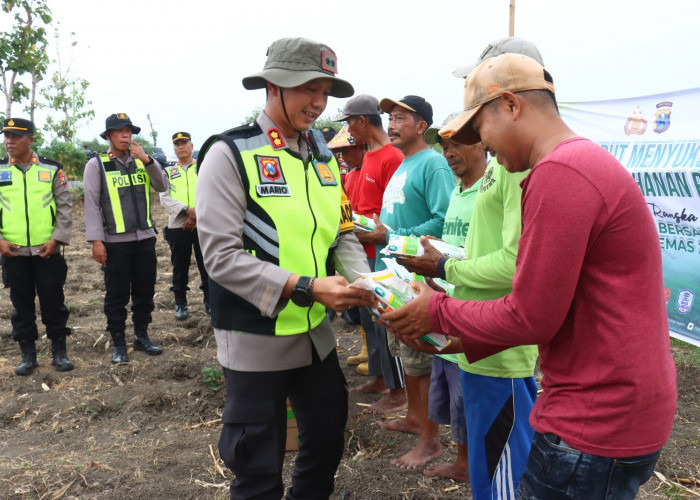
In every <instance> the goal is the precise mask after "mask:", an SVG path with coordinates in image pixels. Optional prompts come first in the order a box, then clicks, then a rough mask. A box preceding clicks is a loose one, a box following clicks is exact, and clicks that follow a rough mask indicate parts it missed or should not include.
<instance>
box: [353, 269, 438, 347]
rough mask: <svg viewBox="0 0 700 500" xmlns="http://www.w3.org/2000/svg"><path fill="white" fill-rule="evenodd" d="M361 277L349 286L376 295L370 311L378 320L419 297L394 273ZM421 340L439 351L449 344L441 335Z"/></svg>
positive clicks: (435, 334) (363, 275)
mask: <svg viewBox="0 0 700 500" xmlns="http://www.w3.org/2000/svg"><path fill="white" fill-rule="evenodd" d="M361 276H362V278H361V279H359V280H357V281H355V282H354V283H351V284H350V285H348V286H355V287H358V288H362V289H365V290H370V291H371V292H372V293H373V294H374V305H373V306H372V307H370V310H371V311H372V314H374V315H375V316H376V317H377V318H379V317H381V314H382V313H383V312H386V311H393V310H394V309H398V308H399V307H401V306H403V305H406V303H407V302H410V301H411V300H413V299H414V298H416V296H417V295H416V292H415V291H414V290H413V288H411V286H410V285H409V284H408V283H407V282H406V281H404V280H403V279H401V278H399V277H398V276H396V275H395V274H394V273H393V272H387V271H378V272H375V273H367V274H361ZM421 340H423V341H424V342H427V343H429V344H431V345H434V346H435V347H436V348H437V349H438V350H442V349H444V348H445V346H447V345H448V344H449V340H448V338H447V337H446V336H444V335H441V334H439V333H429V334H427V335H424V336H423V337H421Z"/></svg>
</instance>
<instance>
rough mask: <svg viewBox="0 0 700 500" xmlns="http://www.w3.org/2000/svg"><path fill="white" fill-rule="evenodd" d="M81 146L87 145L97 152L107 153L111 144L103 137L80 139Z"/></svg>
mask: <svg viewBox="0 0 700 500" xmlns="http://www.w3.org/2000/svg"><path fill="white" fill-rule="evenodd" d="M78 142H80V144H81V146H85V147H86V148H88V149H89V150H90V151H94V152H95V153H106V152H107V150H108V149H109V144H107V143H106V142H105V141H103V140H102V139H90V140H89V141H78Z"/></svg>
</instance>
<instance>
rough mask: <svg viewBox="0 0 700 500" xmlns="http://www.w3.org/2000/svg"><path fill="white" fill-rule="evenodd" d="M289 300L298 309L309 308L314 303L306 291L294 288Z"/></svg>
mask: <svg viewBox="0 0 700 500" xmlns="http://www.w3.org/2000/svg"><path fill="white" fill-rule="evenodd" d="M289 298H290V300H291V301H292V302H294V303H295V304H296V305H298V306H299V307H309V306H310V305H311V304H313V301H314V300H313V296H312V295H311V293H310V292H309V290H308V289H299V288H295V289H294V290H292V293H291V294H290V295H289Z"/></svg>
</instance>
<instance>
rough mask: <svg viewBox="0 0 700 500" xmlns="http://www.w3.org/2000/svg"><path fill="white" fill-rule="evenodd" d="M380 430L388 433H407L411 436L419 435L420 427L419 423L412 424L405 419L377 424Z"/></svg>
mask: <svg viewBox="0 0 700 500" xmlns="http://www.w3.org/2000/svg"><path fill="white" fill-rule="evenodd" d="M379 425H380V426H381V427H382V429H386V430H388V431H397V432H408V433H411V434H420V431H421V429H422V426H421V424H420V423H419V422H412V421H409V420H407V419H405V418H395V419H393V420H387V421H386V422H379Z"/></svg>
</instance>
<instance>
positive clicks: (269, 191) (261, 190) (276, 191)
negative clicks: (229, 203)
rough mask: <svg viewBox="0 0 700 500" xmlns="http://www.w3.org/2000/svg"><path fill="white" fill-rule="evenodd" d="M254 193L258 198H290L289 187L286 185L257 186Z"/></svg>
mask: <svg viewBox="0 0 700 500" xmlns="http://www.w3.org/2000/svg"><path fill="white" fill-rule="evenodd" d="M255 191H256V192H257V193H258V196H290V194H289V186H288V185H286V184H257V185H256V186H255Z"/></svg>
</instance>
